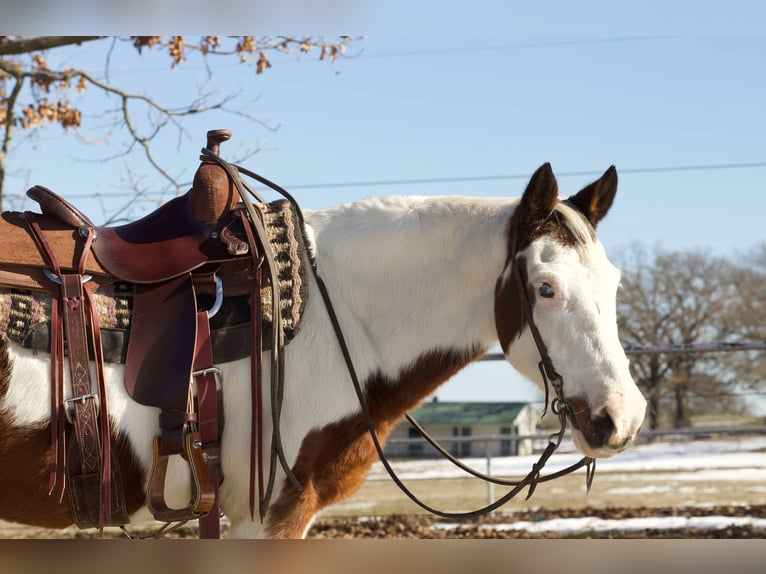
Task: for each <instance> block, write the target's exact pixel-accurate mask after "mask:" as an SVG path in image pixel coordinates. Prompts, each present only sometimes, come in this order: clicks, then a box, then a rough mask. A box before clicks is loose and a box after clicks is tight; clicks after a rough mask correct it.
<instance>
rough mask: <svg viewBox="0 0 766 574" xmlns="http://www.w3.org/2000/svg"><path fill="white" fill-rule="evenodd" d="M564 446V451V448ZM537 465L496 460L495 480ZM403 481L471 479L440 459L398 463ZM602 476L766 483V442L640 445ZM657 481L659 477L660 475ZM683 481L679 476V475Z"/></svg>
mask: <svg viewBox="0 0 766 574" xmlns="http://www.w3.org/2000/svg"><path fill="white" fill-rule="evenodd" d="M562 446H563V445H562ZM581 456H582V455H580V454H578V453H574V452H566V453H562V454H554V455H553V457H551V459H550V460H549V461H548V464H547V465H546V467H545V468H546V472H552V471H555V470H558V469H560V468H564V467H566V466H569V465H571V464H574V463H575V462H577V461H578V460H580V458H581ZM463 462H465V463H466V464H468V465H470V466H472V467H473V468H475V469H477V470H479V471H481V472H486V470H487V462H486V459H485V458H469V459H464V461H463ZM535 462H537V455H530V456H509V457H498V458H493V459H492V461H491V472H492V474H493V475H501V476H513V475H525V474H526V473H528V472H529V470H530V468H531V467H532V465H533V464H534V463H535ZM392 466H393V468H394V470H395V471H396V472H397V474H399V476H400V477H401V478H403V479H410V480H417V479H426V478H454V477H460V476H465V475H466V474H465V473H464V472H463V471H462V470H460V469H458V468H455V467H454V466H452V464H451V463H449V462H448V461H445V460H440V459H427V460H415V461H397V462H394V463H393V464H392ZM596 468H597V471H598V473H599V474H600V473H605V472H608V473H613V472H614V473H616V472H637V471H638V472H646V471H652V472H657V471H667V472H674V473H677V472H678V471H686V473H687V474H685V475H684V480H699V481H703V480H716V481H721V480H740V481H749V480H752V481H760V482H763V483H766V437H756V438H752V437H750V438H742V439H730V440H708V441H689V442H671V443H667V442H666V443H653V444H640V445H636V446H634V447H632V448H630V449H629V450H627V451H625V452H623V453H620V454H618V455H617V456H614V457H612V458H607V459H599V460H598V461H597V463H596ZM655 476H656V475H655ZM674 477H675V478H679V475H678V474H674ZM369 480H389V478H388V474H387V473H386V471H385V469H384V468H383V465H381V464H380V462H376V463H375V464H374V465H373V467H372V469H371V471H370V474H369Z"/></svg>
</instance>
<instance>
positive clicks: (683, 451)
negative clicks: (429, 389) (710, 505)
mask: <svg viewBox="0 0 766 574" xmlns="http://www.w3.org/2000/svg"><path fill="white" fill-rule="evenodd" d="M580 456H581V455H579V454H577V453H573V452H566V453H562V454H556V455H554V456H553V457H552V458H551V459H550V461H549V462H548V465H547V466H546V470H545V471H544V473H545V472H551V471H555V470H557V469H560V468H563V467H566V466H568V465H570V464H573V463H574V462H576V461H578V460H579V459H580ZM464 462H465V463H466V464H469V465H470V466H472V467H474V468H476V469H477V470H480V471H482V472H486V470H487V461H486V459H485V458H473V459H466V460H464ZM535 462H537V456H515V457H502V458H493V459H492V460H491V463H490V464H491V474H493V475H502V476H514V475H515V476H522V475H524V474H526V473H527V472H529V469H530V468H531V466H532V464H534V463H535ZM393 467H394V469H395V471H396V472H397V474H399V476H400V477H401V478H402V479H410V480H417V479H426V478H452V477H460V476H465V473H464V472H463V471H461V470H460V469H457V468H455V467H454V466H452V465H451V463H449V462H447V461H444V460H419V461H399V462H395V463H393ZM597 470H598V473H599V474H601V473H610V474H612V475H613V480H614V479H618V480H619V478H618V477H619V473H628V472H631V473H635V472H648V473H651V477H652V482H653V483H654V484H648V485H646V486H645V487H635V486H631V487H630V488H629V489H624V493H625V494H628V493H631V494H636V493H645V494H652V493H657V492H668V491H670V490H671V488H673V490H674V492H679V493H683V490H684V488H689V487H680V488H679V487H677V486H676V487H671V486H663V485H662V482H663V481H675V482H676V483H677V482H679V481H699V482H702V481H713V482H725V481H732V480H736V481H740V482H749V481H752V482H753V486H752V490H754V491H757V492H762V491H766V437H756V438H752V437H749V438H741V439H736V438H735V439H728V440H707V441H689V442H671V443H653V444H640V445H636V446H634V447H633V448H631V449H630V450H628V451H626V452H624V453H621V454H619V455H617V456H615V457H613V458H609V459H602V460H599V461H598V462H597ZM663 473H664V474H663ZM629 478H630V479H631V480H633V479H634V478H635V475H634V476H633V477H627V476H626V480H628V479H629ZM369 480H389V477H388V474H387V473H386V471H385V469H384V468H383V466H382V465H381V464H380V463H379V462H378V463H375V465H374V466H373V468H372V470H371V472H370V475H369ZM658 484H659V485H658ZM610 492H612V493H617V494H619V493H620V492H621V490H620V488H619V487H616V488H613V489H611V491H610ZM732 504H736V501H732ZM455 526H456V525H454V524H448V523H441V524H439V525H435V527H437V528H438V527H440V528H454V527H455ZM728 526H752V527H754V528H758V529H764V530H766V519H763V518H754V517H736V516H695V517H685V516H654V517H645V518H628V519H623V520H605V519H601V518H597V517H583V518H568V519H554V520H543V521H539V522H529V521H517V522H512V523H506V524H491V525H484V526H482V528H495V529H517V530H526V531H529V532H559V533H562V534H564V533H567V532H583V531H588V530H593V531H604V530H644V529H653V530H665V529H675V528H684V529H689V528H692V529H709V528H726V527H728Z"/></svg>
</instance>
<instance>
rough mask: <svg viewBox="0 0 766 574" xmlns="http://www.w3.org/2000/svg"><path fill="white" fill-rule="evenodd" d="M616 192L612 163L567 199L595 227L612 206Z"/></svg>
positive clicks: (615, 174) (615, 172)
mask: <svg viewBox="0 0 766 574" xmlns="http://www.w3.org/2000/svg"><path fill="white" fill-rule="evenodd" d="M615 193H617V169H616V168H615V167H614V166H613V165H612V166H609V169H608V170H606V171H605V172H604V175H602V176H601V177H600V178H598V179H597V180H596V181H594V182H593V183H591V184H590V185H588V186H586V187H584V188H583V189H582V190H580V191H579V192H578V193H577V195H573V196H572V197H570V198H569V201H570V202H571V203H572V204H573V205H574V206H575V207H576V208H577V209H579V210H580V211H581V212H582V213H583V214H584V215H585V217H587V218H588V221H590V223H591V225H593V227H596V225H597V224H598V222H599V221H601V220H602V219H603V218H604V216H605V215H606V213H607V211H609V208H610V207H612V202H613V201H614V195H615Z"/></svg>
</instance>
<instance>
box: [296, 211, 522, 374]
mask: <svg viewBox="0 0 766 574" xmlns="http://www.w3.org/2000/svg"><path fill="white" fill-rule="evenodd" d="M514 205H515V203H514V202H513V201H510V200H490V199H476V198H459V197H439V198H423V197H406V198H403V197H388V198H381V199H369V200H363V201H361V202H357V203H354V204H348V205H345V206H341V207H338V208H333V209H330V210H327V211H323V212H314V213H312V214H311V215H310V217H309V222H310V224H311V225H312V227H313V228H314V231H315V237H316V246H317V252H318V261H319V272H320V274H321V275H322V276H323V277H324V279H325V281H326V282H327V283H328V287H329V289H330V291H331V296H332V299H333V301H335V302H336V306H338V307H339V316H340V319H341V323H342V324H343V328H344V330H348V331H349V333H347V336H348V337H349V339H350V341H351V342H352V343H351V344H352V347H355V349H354V350H355V354H356V355H357V358H358V359H359V360H361V361H363V362H364V363H365V364H367V365H368V367H369V369H370V370H374V371H379V372H381V373H383V374H391V375H395V374H396V373H398V372H399V371H400V370H401V369H403V368H406V367H408V366H410V365H412V364H413V362H414V361H416V360H417V359H419V358H420V357H423V356H425V355H426V354H428V353H432V352H456V353H466V354H467V353H474V354H475V352H477V351H481V350H486V349H487V348H489V347H490V346H492V345H493V344H494V343H495V342H496V341H497V334H496V329H495V323H494V289H495V282H496V280H497V277H498V276H499V275H500V273H501V272H502V269H503V265H504V262H505V258H506V256H507V240H506V235H505V228H506V225H507V222H508V219H509V217H510V213H511V212H512V210H513V206H514ZM368 372H369V371H368Z"/></svg>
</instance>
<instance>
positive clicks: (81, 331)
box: [26, 213, 125, 532]
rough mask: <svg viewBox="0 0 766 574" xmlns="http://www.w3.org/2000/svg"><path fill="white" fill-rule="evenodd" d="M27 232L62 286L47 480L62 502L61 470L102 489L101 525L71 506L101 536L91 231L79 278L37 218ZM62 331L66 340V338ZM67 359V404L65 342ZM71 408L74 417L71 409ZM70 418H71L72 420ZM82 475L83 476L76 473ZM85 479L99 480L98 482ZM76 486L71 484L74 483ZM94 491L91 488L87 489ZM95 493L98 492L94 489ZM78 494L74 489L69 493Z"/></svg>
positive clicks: (101, 445) (100, 397)
mask: <svg viewBox="0 0 766 574" xmlns="http://www.w3.org/2000/svg"><path fill="white" fill-rule="evenodd" d="M26 221H27V227H28V229H29V231H30V235H31V236H32V238H33V240H34V242H35V244H36V245H37V247H38V249H39V250H40V253H41V255H42V256H43V257H44V258H45V259H46V260H47V261H48V263H49V264H50V267H51V272H52V274H53V275H52V277H51V280H52V281H54V283H56V284H57V285H58V288H54V289H53V290H52V291H53V308H54V309H55V312H52V317H51V459H52V460H51V474H50V479H49V486H50V492H51V493H53V492H54V490H55V488H56V485H57V484H58V485H60V486H59V488H60V491H59V492H60V494H59V497H60V499H61V497H62V496H63V488H64V483H63V482H62V481H61V475H62V469H63V468H66V474H67V476H69V477H75V476H78V477H81V478H82V483H83V484H85V483H87V484H90V485H96V484H97V485H98V500H99V504H98V508H99V510H98V512H97V516H98V518H97V521H96V523H93V515H94V514H96V513H95V512H94V509H93V508H92V505H89V504H88V503H87V501H82V502H83V504H82V505H73V510H76V509H77V508H84V509H85V511H86V513H87V516H86V517H82V516H76V517H75V518H76V521H77V522H78V524H81V523H83V522H84V523H86V524H87V523H93V524H92V525H93V526H97V527H98V529H99V532H103V528H104V526H105V525H108V524H110V523H111V521H112V504H113V501H112V480H113V477H112V465H111V462H112V456H111V449H110V437H109V419H108V414H107V405H106V389H105V383H104V375H103V352H102V350H101V339H100V330H99V327H98V320H97V318H96V316H95V312H96V311H95V304H94V301H93V298H92V293H91V292H90V291H88V290H87V289H85V288H84V287H83V283H84V281H85V279H84V274H83V270H84V268H85V262H86V260H87V258H88V256H89V254H90V247H91V244H92V241H93V235H94V234H93V231H92V230H91V229H88V228H86V227H83V228H81V233H82V235H84V236H85V241H84V243H83V247H82V252H81V255H80V258H79V262H78V267H77V272H76V273H67V274H61V269H60V266H59V264H58V261H57V259H56V256H55V255H54V254H53V251H52V250H51V249H50V246H49V244H48V242H47V241H46V239H45V237H44V235H43V233H42V230H41V229H40V226H39V225H38V223H37V221H36V218H35V216H34V214H30V213H27V214H26ZM62 331H63V336H62ZM88 335H90V338H91V340H92V341H93V348H94V353H95V357H94V363H95V365H96V389H95V391H96V392H94V389H93V384H92V380H91V374H90V357H89V355H88ZM64 337H65V338H66V345H67V349H68V353H69V373H70V379H71V385H72V396H71V398H69V399H67V400H66V401H64V402H63V403H62V401H63V396H64V392H63V362H64V353H63V348H64V347H63V338H64ZM69 405H71V411H67V407H68V406H69ZM70 412H71V415H70ZM64 415H65V416H66V417H67V418H69V419H70V420H71V422H72V424H73V426H74V437H75V440H76V443H77V448H78V455H79V456H78V457H77V458H78V459H79V469H74V468H71V466H72V465H67V464H66V463H65V458H66V457H65V455H64V454H63V453H64V445H65V436H64V428H65V427H64V424H63V420H62V417H63V416H64ZM75 470H79V474H76V473H75ZM115 470H116V469H115ZM86 477H94V478H95V477H100V478H98V479H96V480H94V479H88V480H87V481H86V480H85V479H86ZM70 480H72V479H70ZM89 488H90V487H89ZM93 488H95V487H93ZM73 490H75V487H74V486H72V488H71V489H70V494H71V491H73ZM85 498H86V499H95V496H94V495H93V494H92V493H89V494H86V495H85ZM116 500H117V505H116V508H117V511H118V514H119V515H120V519H123V517H124V514H125V513H124V511H123V509H122V507H124V499H123V497H122V493H121V492H120V493H118V495H117V497H116Z"/></svg>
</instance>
